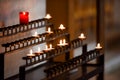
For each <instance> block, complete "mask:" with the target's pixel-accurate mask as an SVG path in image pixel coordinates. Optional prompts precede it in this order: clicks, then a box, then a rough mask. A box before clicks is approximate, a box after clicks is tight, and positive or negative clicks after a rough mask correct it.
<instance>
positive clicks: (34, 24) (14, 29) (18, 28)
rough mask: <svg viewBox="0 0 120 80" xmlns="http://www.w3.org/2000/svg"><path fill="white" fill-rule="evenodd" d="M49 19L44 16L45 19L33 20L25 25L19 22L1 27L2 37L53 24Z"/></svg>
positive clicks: (0, 34)
mask: <svg viewBox="0 0 120 80" xmlns="http://www.w3.org/2000/svg"><path fill="white" fill-rule="evenodd" d="M47 21H48V20H47V19H45V18H43V19H38V20H34V21H31V22H29V23H28V24H24V25H23V24H17V25H13V26H8V27H4V28H0V38H2V37H5V36H11V35H15V34H17V33H21V32H26V31H30V30H33V29H38V28H42V27H45V26H53V24H52V23H48V22H47Z"/></svg>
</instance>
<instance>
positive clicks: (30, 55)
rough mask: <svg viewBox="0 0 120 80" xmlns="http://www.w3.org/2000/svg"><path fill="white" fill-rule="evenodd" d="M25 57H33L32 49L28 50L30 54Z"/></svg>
mask: <svg viewBox="0 0 120 80" xmlns="http://www.w3.org/2000/svg"><path fill="white" fill-rule="evenodd" d="M27 56H28V57H32V56H35V54H33V51H32V49H31V50H30V53H29V54H27Z"/></svg>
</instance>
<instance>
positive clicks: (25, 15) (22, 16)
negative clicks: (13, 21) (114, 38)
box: [19, 12, 29, 24]
mask: <svg viewBox="0 0 120 80" xmlns="http://www.w3.org/2000/svg"><path fill="white" fill-rule="evenodd" d="M19 20H20V24H28V22H29V12H20V13H19Z"/></svg>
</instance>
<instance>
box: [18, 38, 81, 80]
mask: <svg viewBox="0 0 120 80" xmlns="http://www.w3.org/2000/svg"><path fill="white" fill-rule="evenodd" d="M81 46H82V44H81V40H80V39H75V40H72V41H71V42H69V43H68V45H65V46H56V47H55V49H53V50H50V51H48V52H44V51H42V52H43V53H41V54H39V55H38V53H34V54H36V55H35V56H33V57H28V56H26V57H23V60H25V61H26V65H23V66H21V67H20V69H19V72H20V73H19V74H20V80H25V68H27V67H29V66H32V65H35V64H37V63H40V62H42V61H45V60H49V59H51V58H54V57H56V56H58V55H61V54H63V53H66V57H67V56H68V55H67V53H68V52H70V50H73V49H76V48H79V47H81ZM23 73H24V74H23Z"/></svg>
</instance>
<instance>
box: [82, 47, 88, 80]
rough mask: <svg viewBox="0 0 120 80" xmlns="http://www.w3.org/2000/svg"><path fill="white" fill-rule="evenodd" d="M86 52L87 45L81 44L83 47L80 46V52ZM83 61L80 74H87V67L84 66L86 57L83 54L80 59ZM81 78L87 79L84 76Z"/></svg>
mask: <svg viewBox="0 0 120 80" xmlns="http://www.w3.org/2000/svg"><path fill="white" fill-rule="evenodd" d="M86 52H87V45H83V47H82V54H83V55H85V54H86ZM82 60H83V61H84V62H85V63H84V64H83V65H82V75H83V76H85V75H86V74H87V67H86V64H87V63H86V61H85V60H86V57H85V56H84V58H83V59H82ZM83 80H87V79H85V77H84V79H83Z"/></svg>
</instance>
